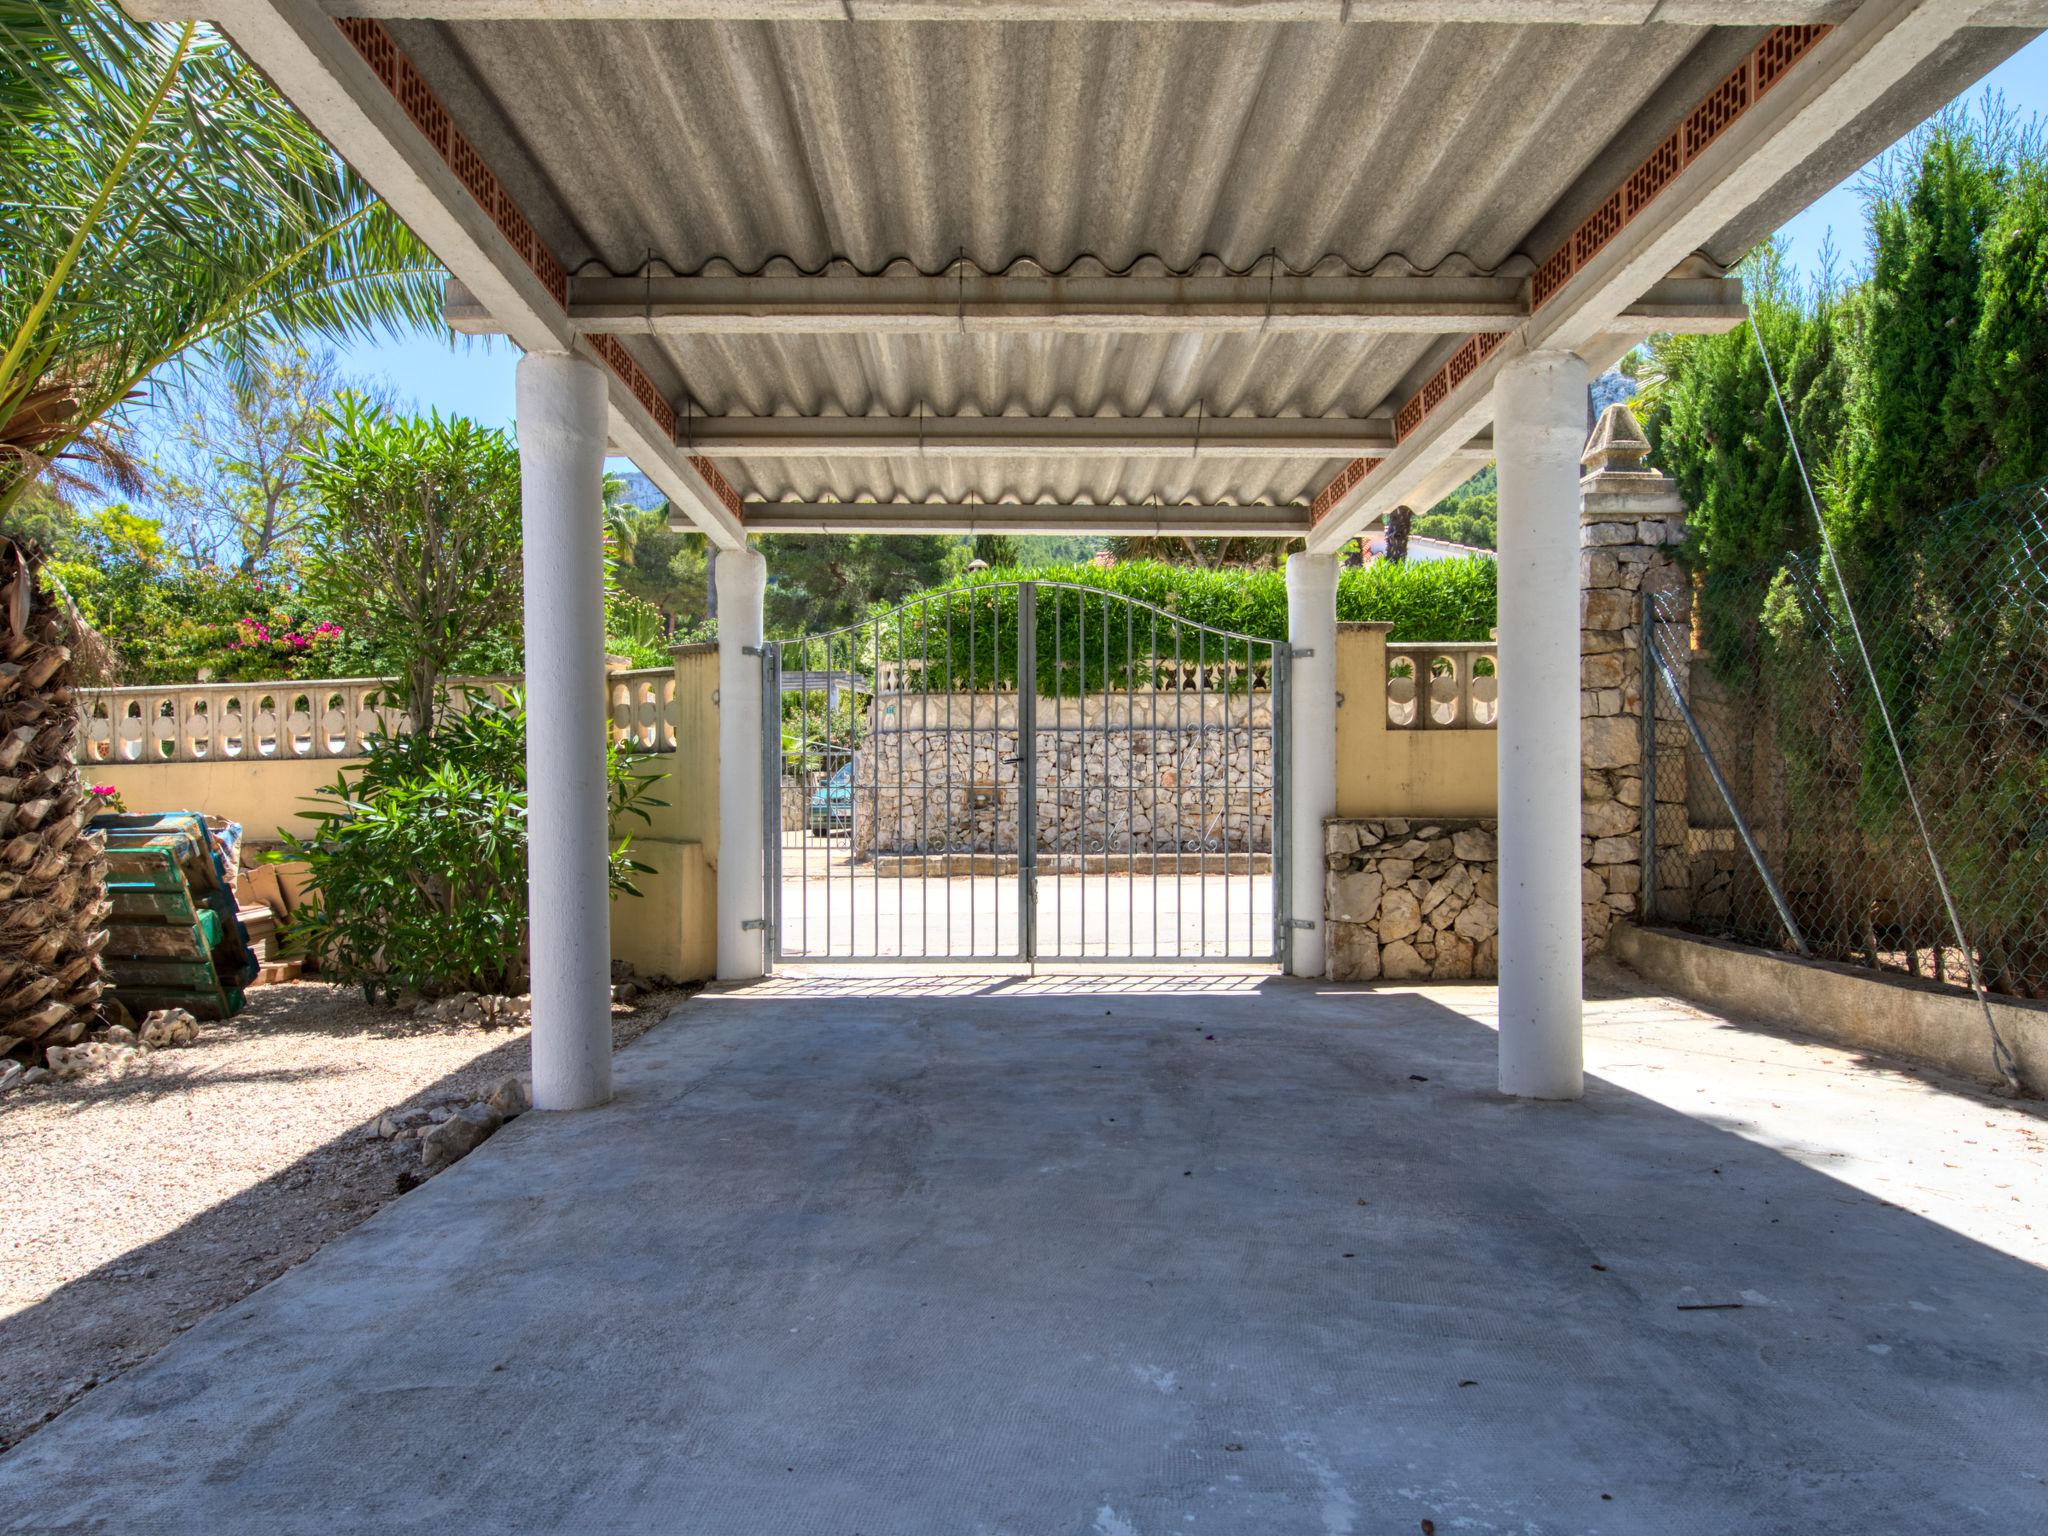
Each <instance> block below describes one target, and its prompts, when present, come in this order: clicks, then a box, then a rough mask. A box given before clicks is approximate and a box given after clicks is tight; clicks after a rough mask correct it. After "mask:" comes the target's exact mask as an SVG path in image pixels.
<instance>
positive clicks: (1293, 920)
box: [1287, 917, 1315, 928]
mask: <svg viewBox="0 0 2048 1536" xmlns="http://www.w3.org/2000/svg"><path fill="white" fill-rule="evenodd" d="M1287 926H1288V927H1290V928H1313V927H1315V924H1314V923H1313V922H1311V921H1310V920H1309V919H1308V918H1305V917H1290V918H1289V919H1287Z"/></svg>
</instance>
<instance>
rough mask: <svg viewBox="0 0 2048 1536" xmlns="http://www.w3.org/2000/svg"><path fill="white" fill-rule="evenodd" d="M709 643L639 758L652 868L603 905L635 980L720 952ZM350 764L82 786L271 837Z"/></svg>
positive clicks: (705, 962) (169, 770)
mask: <svg viewBox="0 0 2048 1536" xmlns="http://www.w3.org/2000/svg"><path fill="white" fill-rule="evenodd" d="M717 686H718V648H717V647H716V646H708V645H707V646H689V647H686V648H684V649H683V650H681V651H678V652H677V654H676V723H677V731H676V744H677V750H676V751H675V752H674V753H663V754H661V755H660V756H659V757H651V758H649V759H647V760H646V762H645V764H644V765H643V768H642V771H643V772H645V771H648V770H649V769H653V768H656V767H659V768H660V769H661V770H662V772H663V777H662V782H661V783H660V784H659V785H657V786H656V787H655V789H654V791H653V794H654V798H655V799H657V800H662V801H666V802H667V803H666V804H665V805H660V806H652V807H649V809H648V815H649V821H648V822H646V823H643V822H640V821H637V820H628V821H627V822H626V824H625V825H623V826H621V827H620V828H619V831H620V832H622V833H630V834H631V835H632V839H633V852H634V857H635V858H637V859H638V860H639V861H640V862H641V863H643V864H646V865H648V866H649V872H648V873H646V874H642V875H638V876H635V877H634V882H633V883H634V884H635V885H637V886H638V887H639V888H640V892H641V895H640V897H639V899H638V900H635V899H634V898H633V897H630V896H620V897H618V898H616V899H615V900H614V901H613V902H612V914H611V933H612V958H613V959H615V960H625V961H628V962H630V963H631V964H632V966H633V968H634V969H635V970H636V971H638V972H639V973H640V974H642V975H643V976H655V975H659V976H673V977H676V978H677V979H679V980H683V981H708V980H710V978H711V976H712V974H713V971H714V969H715V966H716V953H717V880H716V871H717V862H718V710H717V706H716V705H715V704H714V703H713V702H712V694H713V692H714V691H715V690H716V688H717ZM350 766H352V765H351V763H350V762H349V761H347V760H335V759H332V758H330V759H325V760H321V759H315V760H313V761H302V760H287V761H283V762H277V761H266V760H255V761H250V760H232V761H221V762H211V763H124V764H119V765H116V764H111V763H94V764H88V765H87V766H86V768H85V770H84V774H85V779H86V781H87V782H88V783H91V784H112V785H114V786H115V787H117V788H118V789H119V790H120V791H121V798H122V800H123V801H124V802H125V803H126V804H127V806H128V809H129V810H131V811H199V812H202V813H203V814H205V815H208V816H224V817H226V818H227V819H229V820H230V821H239V822H240V823H241V824H242V827H243V836H244V837H245V838H246V839H247V840H248V841H249V842H251V843H274V842H276V841H278V838H279V834H280V833H281V832H283V831H292V832H297V833H300V834H304V833H305V832H307V831H308V830H310V824H309V823H307V822H303V821H300V820H298V819H297V817H298V812H300V811H302V810H305V809H307V808H308V807H307V804H306V801H307V798H308V797H310V796H311V795H312V794H313V791H314V790H315V789H317V788H318V787H320V786H321V785H325V784H332V783H333V782H334V780H335V778H336V776H337V775H338V774H339V773H341V772H342V771H343V770H345V769H347V768H349V767H350Z"/></svg>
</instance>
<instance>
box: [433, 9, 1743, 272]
mask: <svg viewBox="0 0 2048 1536" xmlns="http://www.w3.org/2000/svg"><path fill="white" fill-rule="evenodd" d="M1707 30H1708V29H1702V28H1696V27H1681V26H1663V25H1657V26H1647V27H1601V26H1586V27H1576V26H1556V25H1549V26H1505V25H1469V24H1468V25H1458V26H1425V25H1413V26H1402V25H1391V24H1355V25H1350V26H1345V25H1324V24H1315V23H1288V24H1275V25H1258V24H1247V23H1233V24H1228V25H1199V24H1172V25H1158V24H1115V23H1097V24H1064V25H1062V24H1055V23H1014V24H968V23H941V22H901V23H863V24H860V25H855V26H848V25H845V24H841V23H829V22H812V23H768V22H749V23H721V22H584V23H567V24H564V23H533V22H481V21H479V22H460V23H447V24H437V23H411V24H405V23H400V24H395V25H394V31H396V32H397V33H398V34H399V37H400V41H401V43H403V44H404V45H405V46H406V47H407V48H408V49H409V51H412V52H413V53H414V55H415V58H416V61H417V62H418V63H420V65H421V67H422V68H423V69H424V70H425V71H426V72H427V74H428V77H429V78H430V79H431V80H433V81H434V83H435V85H436V88H437V89H440V90H443V92H444V94H447V95H448V96H449V97H450V99H451V101H456V102H458V103H459V102H460V100H461V99H463V98H468V99H469V100H471V101H476V100H479V99H481V100H482V101H484V102H487V103H488V104H489V106H490V107H491V108H492V109H493V111H494V113H495V115H496V116H497V117H498V118H499V119H500V120H501V122H502V124H503V125H504V128H505V130H506V132H508V133H509V135H510V136H511V142H510V143H506V142H503V141H498V142H493V139H492V136H491V135H489V134H485V135H482V136H481V137H480V143H481V146H482V147H483V149H484V151H485V154H486V157H487V158H490V159H491V160H492V162H493V164H494V166H495V165H497V164H498V162H499V160H501V159H502V158H503V152H504V151H505V150H508V149H509V150H511V151H512V152H514V153H515V154H517V155H519V156H521V157H522V158H523V159H524V160H525V161H526V162H527V163H528V164H529V166H530V168H531V171H532V173H533V178H534V179H535V180H537V181H539V182H541V183H544V184H545V185H546V186H547V188H548V189H549V192H550V194H551V196H550V199H549V200H550V201H551V202H552V203H553V204H554V206H553V207H552V208H529V209H527V213H528V216H529V217H531V218H532V219H533V220H534V222H535V224H536V225H537V226H538V227H539V228H540V229H541V231H542V233H543V234H544V235H545V236H546V237H547V238H548V239H549V241H550V242H551V244H552V245H553V247H554V249H555V252H556V254H557V255H558V256H560V257H561V258H562V260H563V261H564V262H565V263H566V264H567V265H568V266H569V267H570V269H571V270H572V271H573V270H575V269H576V268H577V267H579V266H580V265H582V264H583V263H585V262H587V261H595V262H598V263H601V264H602V265H603V266H605V267H607V268H609V269H611V270H613V271H617V272H634V271H638V270H639V269H640V267H641V265H642V263H643V262H644V261H646V260H647V258H648V256H649V254H650V253H652V254H653V255H654V256H655V257H656V258H657V259H659V260H662V261H664V262H666V263H668V264H669V265H670V266H671V267H673V268H674V269H675V270H677V271H682V272H689V271H695V270H697V269H698V268H700V267H702V266H704V265H706V264H708V263H711V262H714V261H725V262H730V263H731V264H733V265H734V266H735V267H737V268H739V269H740V270H742V271H752V270H755V269H757V268H759V267H760V266H762V265H764V264H765V263H767V262H769V261H771V260H773V259H775V258H778V257H782V258H788V259H791V260H793V261H795V262H797V263H798V264H799V265H801V266H803V267H805V268H806V269H812V268H816V267H819V266H822V265H823V264H825V263H826V262H828V261H831V260H834V259H843V260H848V261H851V262H853V263H854V264H855V265H857V266H858V267H859V268H860V269H861V270H863V271H870V272H872V271H879V270H881V269H882V268H883V267H885V266H886V265H887V264H888V263H889V262H891V261H893V260H897V259H904V258H907V259H908V260H910V261H912V262H913V263H915V264H916V265H917V266H919V267H920V268H921V269H922V270H925V271H937V270H939V269H940V268H942V267H944V266H945V265H946V264H947V263H948V262H951V261H952V260H954V259H955V258H956V257H957V256H958V255H960V254H962V253H963V252H964V253H965V254H966V256H968V257H969V258H970V259H971V260H973V261H974V262H976V263H977V264H978V265H980V266H981V267H982V268H984V269H985V270H989V271H1000V270H1002V269H1004V268H1006V267H1008V266H1009V265H1010V264H1011V263H1013V262H1015V261H1017V260H1019V259H1026V258H1028V259H1032V260H1036V261H1038V262H1039V263H1041V264H1043V265H1046V266H1049V267H1053V268H1056V269H1057V268H1061V267H1064V266H1066V265H1067V264H1068V263H1069V262H1071V261H1073V260H1075V259H1076V258H1079V257H1082V256H1088V255H1093V256H1095V257H1097V258H1099V259H1100V260H1102V261H1103V262H1105V263H1106V264H1108V265H1109V266H1111V267H1113V268H1122V267H1124V266H1127V265H1129V264H1130V263H1131V262H1133V261H1135V260H1137V259H1138V258H1140V257H1143V256H1146V255H1156V256H1159V257H1162V258H1164V259H1165V260H1166V261H1167V262H1168V263H1169V264H1170V265H1173V266H1175V267H1176V268H1179V267H1184V266H1187V265H1189V264H1192V263H1193V262H1194V261H1196V260H1197V259H1198V258H1200V257H1202V256H1204V255H1215V256H1220V257H1222V258H1223V259H1224V260H1225V261H1226V262H1228V263H1229V264H1230V265H1232V266H1233V267H1238V268H1246V267H1250V266H1252V265H1253V264H1254V263H1256V262H1258V261H1259V260H1261V259H1262V258H1264V257H1265V256H1266V255H1267V253H1268V252H1270V251H1277V252H1278V253H1279V255H1280V257H1281V258H1282V259H1283V260H1285V261H1287V262H1289V263H1290V264H1292V265H1295V266H1297V267H1306V266H1311V265H1313V264H1314V263H1316V262H1317V261H1318V260H1320V259H1321V258H1323V257H1325V256H1328V255H1336V256H1338V257H1341V258H1343V259H1344V260H1346V261H1348V262H1350V263H1352V264H1353V265H1356V266H1359V267H1370V266H1372V265H1374V264H1375V263H1377V262H1378V261H1379V260H1380V259H1381V258H1383V257H1385V256H1387V255H1390V254H1400V255H1404V256H1406V257H1407V258H1408V259H1409V260H1410V261H1411V262H1413V263H1414V264H1415V265H1417V266H1422V267H1429V266H1433V265H1435V264H1436V263H1438V262H1440V261H1442V260H1443V259H1445V258H1446V257H1448V256H1451V255H1453V254H1454V253H1459V252H1462V253H1464V254H1466V255H1467V256H1469V257H1471V259H1472V260H1473V261H1474V262H1475V263H1477V264H1478V265H1480V266H1481V267H1490V266H1492V265H1494V264H1497V263H1499V262H1501V261H1503V260H1505V259H1506V258H1507V257H1508V256H1509V255H1511V254H1512V253H1514V252H1515V251H1516V249H1517V248H1518V246H1519V243H1520V241H1521V239H1522V237H1523V236H1524V234H1525V233H1526V232H1527V231H1528V229H1529V228H1530V227H1531V226H1532V225H1533V224H1534V223H1535V222H1536V221H1537V220H1538V219H1539V218H1540V217H1541V216H1542V215H1543V214H1544V213H1545V212H1546V211H1547V210H1548V209H1549V207H1550V206H1551V204H1552V203H1553V202H1555V201H1556V199H1557V198H1558V197H1559V196H1560V195H1561V194H1562V193H1563V192H1564V191H1565V189H1566V188H1568V187H1569V186H1570V185H1571V183H1572V180H1573V178H1575V177H1576V176H1577V175H1578V174H1579V172H1580V171H1581V170H1583V169H1584V168H1585V166H1586V165H1587V164H1588V163H1589V162H1590V161H1591V160H1592V159H1593V158H1594V157H1595V156H1596V155H1598V154H1599V152H1600V151H1601V150H1602V149H1604V148H1605V147H1606V145H1607V143H1608V141H1609V139H1610V138H1611V137H1612V136H1613V135H1614V134H1615V133H1617V132H1618V131H1620V129H1621V128H1622V127H1623V126H1624V125H1625V124H1626V123H1627V122H1628V121H1629V119H1630V118H1631V117H1632V116H1633V115H1634V114H1635V113H1636V111H1637V110H1638V109H1639V108H1640V107H1641V106H1642V105H1643V103H1644V102H1645V101H1646V100H1647V99H1648V98H1649V97H1650V96H1651V95H1652V94H1653V93H1654V92H1655V91H1656V89H1657V87H1658V84H1659V83H1660V82H1661V81H1662V80H1663V78H1664V77H1665V75H1666V74H1668V73H1669V72H1670V71H1671V70H1672V69H1674V68H1676V67H1677V66H1678V65H1679V64H1681V63H1682V62H1683V60H1684V59H1685V58H1686V56H1687V55H1688V54H1689V53H1690V52H1691V51H1692V49H1693V48H1694V47H1695V46H1696V45H1697V44H1698V43H1699V41H1700V40H1701V39H1702V38H1703V37H1704V36H1706V35H1707ZM452 75H463V76H467V79H456V78H451V76H452ZM458 110H460V109H459V107H458ZM463 115H464V116H465V117H467V116H469V115H471V114H468V113H464V114H463ZM500 174H501V175H503V174H506V172H505V170H504V169H502V168H501V169H500ZM513 184H514V185H515V190H517V188H518V183H517V182H515V183H513Z"/></svg>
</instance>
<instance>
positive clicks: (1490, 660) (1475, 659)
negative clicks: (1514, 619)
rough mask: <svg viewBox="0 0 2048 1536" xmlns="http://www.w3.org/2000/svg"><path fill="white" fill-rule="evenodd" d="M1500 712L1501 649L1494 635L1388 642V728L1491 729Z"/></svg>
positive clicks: (1409, 729) (1410, 729) (1423, 729)
mask: <svg viewBox="0 0 2048 1536" xmlns="http://www.w3.org/2000/svg"><path fill="white" fill-rule="evenodd" d="M1418 699H1419V700H1420V701H1421V704H1422V707H1420V708H1418V707H1417V706H1418ZM1499 717H1500V676H1499V653H1498V651H1497V650H1496V648H1495V646H1494V643H1493V642H1492V641H1491V640H1459V641H1416V640H1403V641H1392V642H1389V643H1388V645H1387V728H1388V729H1389V730H1396V731H1490V730H1492V729H1493V728H1494V726H1495V724H1496V723H1497V721H1498V720H1499Z"/></svg>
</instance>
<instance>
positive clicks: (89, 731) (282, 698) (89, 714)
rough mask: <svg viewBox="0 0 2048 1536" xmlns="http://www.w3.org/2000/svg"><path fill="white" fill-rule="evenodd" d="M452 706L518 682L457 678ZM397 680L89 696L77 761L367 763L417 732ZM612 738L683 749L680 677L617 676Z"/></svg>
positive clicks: (610, 714)
mask: <svg viewBox="0 0 2048 1536" xmlns="http://www.w3.org/2000/svg"><path fill="white" fill-rule="evenodd" d="M443 686H445V687H446V688H447V690H448V700H449V708H450V709H452V710H453V711H455V712H456V713H458V714H459V713H461V712H463V711H465V710H467V709H468V708H469V707H470V704H471V701H472V700H473V699H475V698H479V697H490V696H502V695H503V694H504V693H506V692H507V691H508V690H510V689H513V688H516V687H518V686H519V679H518V678H516V677H461V678H450V679H448V680H447V682H446V683H445V684H444V685H443ZM393 687H394V680H393V679H391V678H388V677H384V678H378V677H358V678H337V679H326V680H320V681H306V682H302V681H296V680H295V681H290V682H269V683H189V684H179V685H165V686H160V687H141V688H87V689H82V690H81V691H80V699H81V705H82V713H81V717H80V720H79V731H78V744H77V747H76V749H75V756H76V757H77V760H78V761H79V762H80V763H82V764H93V763H105V764H109V765H116V766H118V765H121V764H128V763H201V762H258V763H261V762H303V761H306V760H309V759H316V758H335V759H345V758H352V757H363V756H365V755H367V753H368V751H369V742H370V739H371V738H372V737H375V736H389V735H404V734H405V733H406V732H407V731H408V730H409V729H410V726H409V724H408V722H407V720H406V717H405V712H404V711H403V710H402V709H400V708H399V707H398V705H397V704H396V703H395V701H394V697H393V693H392V689H393ZM605 713H606V717H607V719H608V720H609V722H610V726H611V732H612V738H613V739H614V740H615V741H617V742H618V743H620V745H622V746H631V747H634V748H636V749H637V750H640V751H644V752H673V751H674V750H675V744H676V741H675V671H674V669H673V668H670V667H647V668H642V669H636V670H633V671H625V672H612V673H608V674H607V675H606V677H605Z"/></svg>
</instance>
